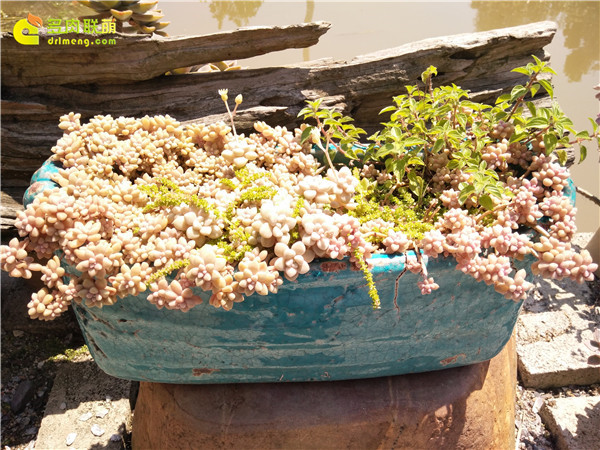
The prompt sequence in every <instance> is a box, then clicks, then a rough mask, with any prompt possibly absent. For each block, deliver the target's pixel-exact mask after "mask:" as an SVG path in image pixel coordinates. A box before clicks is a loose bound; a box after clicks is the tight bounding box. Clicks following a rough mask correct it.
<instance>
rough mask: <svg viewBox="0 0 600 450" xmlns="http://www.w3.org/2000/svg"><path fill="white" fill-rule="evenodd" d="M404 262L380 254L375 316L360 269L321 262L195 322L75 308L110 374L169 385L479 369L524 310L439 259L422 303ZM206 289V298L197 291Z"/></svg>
mask: <svg viewBox="0 0 600 450" xmlns="http://www.w3.org/2000/svg"><path fill="white" fill-rule="evenodd" d="M404 258H405V257H404V256H403V255H400V256H394V257H387V256H384V255H381V256H377V257H376V258H374V259H373V262H374V263H375V264H376V265H375V268H374V269H373V272H374V278H375V282H376V284H377V288H378V290H379V294H380V297H381V301H382V308H381V309H380V310H373V309H372V307H371V300H370V298H369V295H368V289H367V287H366V286H365V282H364V278H363V275H362V272H360V271H355V270H351V269H350V268H349V264H348V263H347V262H346V261H318V262H313V263H312V264H311V270H310V272H309V273H307V274H306V275H303V276H301V277H299V278H298V280H297V281H296V282H289V281H286V282H284V284H283V285H282V286H280V288H279V292H278V293H277V294H269V295H268V296H258V295H253V296H250V297H248V298H246V300H245V301H244V302H242V303H238V304H235V305H234V308H233V310H231V311H223V310H222V309H215V308H214V307H212V306H210V305H209V304H208V303H207V298H208V295H206V293H203V294H205V295H204V298H205V302H204V303H203V304H201V305H199V306H197V307H195V308H193V309H192V310H190V311H189V312H187V313H182V312H180V311H169V310H164V309H163V310H158V309H156V307H155V306H154V305H152V304H150V303H149V302H148V301H146V300H145V296H144V295H141V296H139V297H127V298H125V299H121V300H119V301H118V302H117V303H116V304H115V305H113V306H110V307H105V308H102V309H98V308H88V307H86V306H84V305H74V309H75V312H76V315H77V318H78V320H79V324H80V325H81V328H82V330H83V331H84V335H85V336H86V340H87V343H88V346H89V348H90V351H91V352H92V355H93V356H94V359H95V361H96V362H97V363H98V365H99V366H100V367H101V368H102V369H103V370H104V371H105V372H107V373H108V374H111V375H114V376H116V377H119V378H126V379H132V380H142V381H153V382H163V383H238V382H277V381H309V380H341V379H351V378H369V377H378V376H385V375H395V374H403V373H411V372H425V371H431V370H438V369H444V368H448V367H454V366H461V365H466V364H472V363H476V362H480V361H485V360H487V359H490V358H492V357H493V356H495V355H496V354H497V353H498V352H499V351H500V350H501V349H502V348H503V347H504V344H505V343H506V342H507V341H508V339H509V338H510V335H511V333H512V330H513V328H514V325H515V322H516V320H517V316H518V313H519V308H520V305H521V303H515V302H513V301H511V300H507V299H505V298H504V297H503V296H501V295H499V294H497V293H496V292H494V290H493V289H492V288H491V287H487V286H485V285H484V284H483V283H478V282H476V281H475V280H474V279H473V278H471V277H469V276H467V275H464V274H463V273H462V272H459V271H457V270H456V269H455V262H454V261H453V260H452V259H450V258H442V259H440V260H431V261H429V263H428V268H429V272H430V274H431V275H432V276H434V277H435V279H436V281H437V282H438V283H439V285H440V289H439V290H437V291H434V292H433V293H432V294H430V295H422V294H421V293H420V291H419V288H418V287H417V281H419V277H418V276H416V275H414V274H412V273H410V272H406V273H404V275H403V276H402V277H401V279H400V282H399V287H398V296H397V303H398V309H396V308H395V306H394V302H393V298H394V290H395V285H396V278H397V276H398V274H399V273H400V272H401V270H402V269H403V268H404ZM200 292H201V291H200Z"/></svg>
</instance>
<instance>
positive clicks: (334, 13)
mask: <svg viewBox="0 0 600 450" xmlns="http://www.w3.org/2000/svg"><path fill="white" fill-rule="evenodd" d="M74 3H75V2H70V1H65V2H31V1H30V2H7V1H3V2H2V3H1V5H2V19H3V20H2V30H3V31H8V30H10V28H11V27H12V24H13V23H14V22H15V21H16V20H18V19H20V18H23V17H24V16H26V13H27V12H31V13H32V14H35V15H37V16H40V17H42V18H45V17H52V18H74V17H77V16H79V15H82V14H88V9H87V8H84V7H82V6H81V5H76V4H74ZM160 8H161V9H162V11H163V13H164V14H165V19H166V20H169V21H170V22H171V24H170V25H169V26H168V27H167V29H166V31H167V32H168V33H169V34H170V35H171V36H177V35H192V34H195V35H198V34H207V33H214V32H217V31H225V30H230V29H234V28H237V27H240V26H259V25H288V24H293V23H301V22H306V21H316V20H325V21H328V22H331V23H332V27H331V29H330V30H329V32H327V33H326V34H325V35H324V36H323V37H322V38H321V40H320V42H319V43H318V44H317V45H315V46H313V47H312V48H309V49H300V50H286V51H283V52H277V53H273V54H269V55H264V56H261V57H256V58H252V59H249V60H244V61H243V62H241V64H242V66H245V67H261V66H262V67H264V66H272V65H281V64H291V63H294V62H298V61H308V60H311V59H319V58H324V57H333V58H335V59H351V58H353V57H354V56H357V55H361V54H364V53H370V52H373V51H377V50H382V49H385V48H390V47H396V46H399V45H403V44H406V43H409V42H414V41H418V40H421V39H426V38H431V37H439V36H445V35H451V34H459V33H470V32H476V31H485V30H491V29H495V28H503V27H510V26H516V25H522V24H526V23H532V22H537V21H542V20H552V21H554V22H556V23H557V25H558V32H557V33H556V36H555V37H554V40H553V42H552V43H551V44H550V45H548V47H547V50H548V52H549V53H550V55H551V65H552V67H553V68H554V69H555V70H556V72H557V73H558V75H557V76H555V77H554V80H553V82H554V85H555V96H556V98H557V100H558V102H559V103H560V105H561V107H562V108H563V110H564V111H565V112H566V114H567V115H568V116H569V117H570V118H571V119H572V120H573V122H574V123H575V127H576V128H577V129H588V130H589V129H590V124H589V121H588V119H587V118H588V117H596V116H597V115H598V114H599V113H600V102H599V101H598V100H597V99H596V98H594V94H595V93H596V91H594V89H593V88H594V86H596V85H597V84H599V83H600V71H599V69H600V27H599V26H598V24H599V23H600V2H597V1H590V2H587V1H578V2H572V1H527V2H525V1H518V2H502V1H471V2H439V3H438V2H359V1H355V2H342V1H330V2H321V1H314V0H305V1H279V2H272V1H262V0H257V1H235V2H233V1H214V0H213V1H165V0H161V1H160ZM571 170H572V174H573V178H574V180H575V183H576V184H577V185H578V186H580V187H582V188H584V189H586V190H587V191H589V192H591V193H593V194H594V195H596V196H600V161H599V157H598V149H597V146H594V145H589V146H588V158H587V159H586V161H585V162H584V163H582V164H581V165H577V166H575V167H573V168H572V169H571ZM577 207H578V214H577V225H578V228H579V231H586V232H592V231H595V230H596V229H597V228H598V226H599V225H600V210H599V209H598V207H597V206H595V205H593V204H592V203H591V202H590V201H588V200H586V199H585V198H582V197H580V196H578V199H577Z"/></svg>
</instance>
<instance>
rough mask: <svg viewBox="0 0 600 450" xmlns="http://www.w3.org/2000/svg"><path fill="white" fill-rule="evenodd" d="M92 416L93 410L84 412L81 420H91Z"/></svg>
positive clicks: (80, 417)
mask: <svg viewBox="0 0 600 450" xmlns="http://www.w3.org/2000/svg"><path fill="white" fill-rule="evenodd" d="M91 418H92V413H91V412H87V413H85V414H82V415H81V416H79V420H80V421H82V422H85V421H86V420H90V419H91Z"/></svg>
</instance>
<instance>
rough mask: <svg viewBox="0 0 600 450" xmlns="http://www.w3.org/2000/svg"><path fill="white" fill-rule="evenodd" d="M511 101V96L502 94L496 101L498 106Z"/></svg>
mask: <svg viewBox="0 0 600 450" xmlns="http://www.w3.org/2000/svg"><path fill="white" fill-rule="evenodd" d="M509 100H510V94H502V95H501V96H500V97H498V98H497V99H496V105H497V104H498V103H502V102H507V101H509Z"/></svg>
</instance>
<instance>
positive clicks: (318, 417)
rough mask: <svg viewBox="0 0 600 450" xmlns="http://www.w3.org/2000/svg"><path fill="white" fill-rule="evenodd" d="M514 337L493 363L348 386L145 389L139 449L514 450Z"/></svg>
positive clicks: (136, 437) (137, 418) (137, 426)
mask: <svg viewBox="0 0 600 450" xmlns="http://www.w3.org/2000/svg"><path fill="white" fill-rule="evenodd" d="M516 379H517V374H516V353H515V342H514V336H513V338H511V340H510V341H509V343H508V344H507V345H506V347H505V348H504V349H503V350H502V352H501V353H500V354H499V355H497V356H496V357H495V358H493V359H492V360H490V361H487V362H484V363H479V364H474V365H471V366H466V367H459V368H453V369H446V370H440V371H436V372H428V373H420V374H410V375H400V376H393V377H383V378H371V379H363V380H351V381H331V382H310V383H274V384H223V385H172V384H158V383H141V386H140V393H139V397H138V401H137V405H136V408H135V413H134V422H133V448H134V449H144V450H145V449H161V450H164V449H199V448H202V449H212V448H219V449H220V448H227V449H238V448H239V449H270V448H279V449H315V448H319V449H360V450H365V449H391V448H411V449H415V448H436V449H461V448H465V449H466V448H469V449H473V448H476V449H484V448H486V449H487V448H493V449H509V448H510V449H513V448H514V446H515V433H514V414H515V412H514V399H515V389H516Z"/></svg>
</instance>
